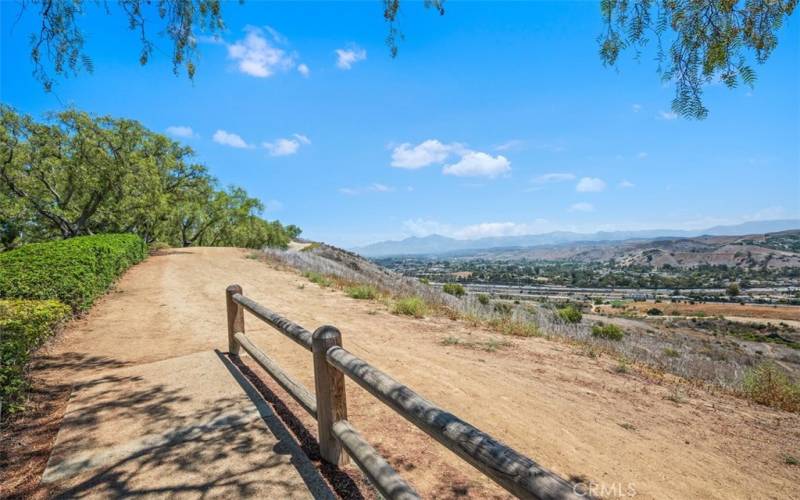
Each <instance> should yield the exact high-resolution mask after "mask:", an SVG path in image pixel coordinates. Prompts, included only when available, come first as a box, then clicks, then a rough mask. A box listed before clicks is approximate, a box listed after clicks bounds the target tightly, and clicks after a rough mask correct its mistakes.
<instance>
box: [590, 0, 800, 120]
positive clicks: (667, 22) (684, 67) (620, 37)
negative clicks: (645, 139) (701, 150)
mask: <svg viewBox="0 0 800 500" xmlns="http://www.w3.org/2000/svg"><path fill="white" fill-rule="evenodd" d="M796 5H797V0H744V1H737V0H692V1H680V0H601V2H600V10H601V13H602V16H603V21H604V24H605V27H604V31H603V33H602V34H601V35H600V37H599V42H600V57H601V58H602V60H603V62H604V63H605V64H608V65H614V64H615V63H616V62H617V58H618V57H619V54H620V53H621V52H622V51H623V50H625V49H629V48H630V49H633V50H634V51H635V52H636V55H637V56H639V55H640V54H641V51H642V50H643V48H644V47H645V46H646V45H647V44H648V43H649V42H650V39H651V37H654V38H655V40H656V45H657V51H656V54H657V56H656V59H657V61H658V72H659V74H660V75H661V78H662V79H663V80H664V81H665V82H674V84H675V98H674V99H673V101H672V109H673V111H674V112H675V113H678V114H680V115H681V116H684V117H689V118H705V117H706V116H707V115H708V109H707V108H706V107H705V105H704V104H703V99H702V97H703V87H704V86H705V85H707V84H709V83H710V82H712V81H715V80H719V81H721V82H722V83H724V84H725V85H727V86H728V87H729V88H733V87H736V86H737V85H738V84H739V82H743V83H745V84H747V85H750V86H752V85H753V83H754V82H755V80H756V75H755V72H754V71H753V69H752V68H751V66H750V64H749V63H748V59H747V56H748V55H749V54H753V55H754V56H755V60H756V62H758V63H759V64H760V63H763V62H765V61H766V60H767V59H768V58H769V56H770V54H771V53H772V51H773V50H774V49H775V47H776V46H777V45H778V37H777V32H778V30H779V29H780V27H781V26H782V24H783V22H784V20H785V19H786V18H787V17H789V16H790V15H791V14H792V12H793V11H794V9H795V7H796ZM667 46H668V47H667Z"/></svg>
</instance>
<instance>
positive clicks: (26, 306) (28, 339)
mask: <svg viewBox="0 0 800 500" xmlns="http://www.w3.org/2000/svg"><path fill="white" fill-rule="evenodd" d="M71 315H72V311H71V310H70V307H69V306H67V305H65V304H62V303H61V302H59V301H57V300H16V299H14V300H0V417H3V418H5V417H6V416H8V415H13V414H14V413H16V412H18V411H19V410H20V409H21V408H22V405H23V401H24V395H25V392H26V390H27V387H28V382H27V380H26V378H25V365H26V364H27V363H28V360H29V359H30V356H31V353H32V352H33V351H34V349H36V348H37V347H39V346H40V345H42V343H43V342H44V341H45V340H46V339H47V338H48V337H50V335H52V333H53V332H54V331H55V330H56V328H57V327H58V326H59V325H60V324H61V323H63V322H64V321H66V320H67V319H69V318H70V316H71Z"/></svg>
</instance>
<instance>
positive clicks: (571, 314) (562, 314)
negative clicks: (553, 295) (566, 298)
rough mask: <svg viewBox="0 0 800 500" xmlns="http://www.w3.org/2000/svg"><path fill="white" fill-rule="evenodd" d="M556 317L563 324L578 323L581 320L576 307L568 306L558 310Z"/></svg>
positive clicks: (581, 316) (581, 315)
mask: <svg viewBox="0 0 800 500" xmlns="http://www.w3.org/2000/svg"><path fill="white" fill-rule="evenodd" d="M558 317H559V318H560V319H561V321H563V322H564V323H580V322H581V320H582V319H583V314H581V311H580V310H579V309H578V308H577V307H575V306H572V305H570V306H567V307H562V308H561V309H559V310H558Z"/></svg>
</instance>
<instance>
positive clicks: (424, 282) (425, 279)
mask: <svg viewBox="0 0 800 500" xmlns="http://www.w3.org/2000/svg"><path fill="white" fill-rule="evenodd" d="M419 282H420V283H422V284H423V285H430V284H431V280H429V279H428V278H420V279H419Z"/></svg>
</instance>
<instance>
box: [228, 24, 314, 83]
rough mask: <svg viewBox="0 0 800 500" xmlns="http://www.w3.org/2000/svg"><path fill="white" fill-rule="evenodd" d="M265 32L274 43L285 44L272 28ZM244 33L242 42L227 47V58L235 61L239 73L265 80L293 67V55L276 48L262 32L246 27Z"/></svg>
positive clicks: (252, 27)
mask: <svg viewBox="0 0 800 500" xmlns="http://www.w3.org/2000/svg"><path fill="white" fill-rule="evenodd" d="M267 30H268V32H269V33H270V34H271V36H272V38H273V41H274V42H276V43H279V44H283V43H286V39H285V38H284V37H283V36H282V35H280V34H279V33H277V31H275V30H273V29H272V28H267ZM245 31H246V32H247V34H246V35H245V37H244V38H243V39H242V40H239V41H237V42H235V43H233V44H230V45H228V58H230V59H232V60H234V61H236V63H237V68H238V69H239V71H241V72H242V73H245V74H247V75H250V76H255V77H258V78H266V77H269V76H272V75H273V74H275V73H276V72H278V71H286V70H289V69H291V68H293V67H294V65H295V57H294V55H292V54H288V53H287V52H286V51H285V50H283V49H281V48H279V47H276V46H275V45H274V44H273V42H271V41H270V40H268V39H267V38H266V37H265V36H264V31H263V30H261V29H260V28H256V27H254V26H247V27H246V28H245ZM276 34H277V36H276ZM301 73H302V72H301Z"/></svg>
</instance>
